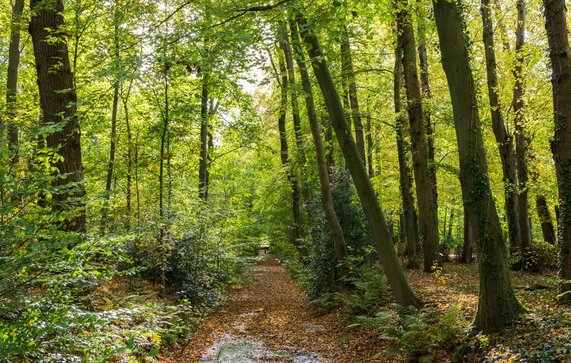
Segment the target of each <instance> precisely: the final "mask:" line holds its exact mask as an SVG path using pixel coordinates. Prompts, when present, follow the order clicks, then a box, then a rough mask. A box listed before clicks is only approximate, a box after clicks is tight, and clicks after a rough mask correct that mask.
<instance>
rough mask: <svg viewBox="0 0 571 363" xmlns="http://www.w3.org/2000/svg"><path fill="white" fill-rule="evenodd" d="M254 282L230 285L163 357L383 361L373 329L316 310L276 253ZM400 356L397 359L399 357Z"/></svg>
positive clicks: (232, 361) (292, 362)
mask: <svg viewBox="0 0 571 363" xmlns="http://www.w3.org/2000/svg"><path fill="white" fill-rule="evenodd" d="M246 277H247V278H249V279H251V280H252V282H251V283H247V284H240V285H233V286H231V287H230V288H229V290H228V292H227V294H226V296H225V297H224V300H223V301H222V303H221V305H220V306H219V308H218V309H217V310H216V311H215V312H214V313H213V314H211V315H210V317H208V318H207V319H206V320H205V321H203V322H202V323H201V324H199V326H198V327H197V328H196V330H195V331H194V333H193V334H192V336H191V338H190V340H189V341H188V342H187V343H186V344H185V346H184V348H183V349H182V352H181V350H178V352H176V353H175V354H173V355H171V356H170V357H166V358H163V359H162V362H164V363H166V362H173V363H174V362H222V363H246V362H248V363H250V362H252V363H253V362H256V363H257V362H284V363H286V362H287V363H328V362H331V363H333V362H383V361H385V360H382V359H381V360H379V359H380V358H374V356H375V354H376V353H377V352H378V351H379V350H378V349H380V345H381V344H383V342H380V341H378V340H377V338H376V337H377V334H376V333H375V332H374V331H370V330H366V329H351V331H350V332H349V331H348V330H347V329H346V328H345V326H346V324H345V323H344V321H343V318H342V317H341V315H340V314H338V313H335V312H334V313H331V314H327V315H322V316H315V315H314V314H312V308H311V306H310V303H309V301H308V300H307V299H306V297H305V295H304V294H303V293H302V292H301V291H300V289H299V288H298V287H297V286H296V285H295V284H294V283H293V282H292V280H291V277H290V276H289V274H288V272H287V271H286V269H285V268H284V267H283V266H282V265H281V264H280V263H279V261H278V260H277V259H276V258H274V257H273V256H271V255H267V256H266V257H265V258H264V259H263V260H262V261H261V262H259V263H257V264H255V265H252V266H250V267H249V268H248V269H247V271H246ZM397 361H398V360H397Z"/></svg>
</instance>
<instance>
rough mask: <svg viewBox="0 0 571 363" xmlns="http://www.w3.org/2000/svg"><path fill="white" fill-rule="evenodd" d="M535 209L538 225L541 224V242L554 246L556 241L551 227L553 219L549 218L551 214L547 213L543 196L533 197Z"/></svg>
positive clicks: (547, 208) (547, 209)
mask: <svg viewBox="0 0 571 363" xmlns="http://www.w3.org/2000/svg"><path fill="white" fill-rule="evenodd" d="M535 207H536V208H535V209H537V216H538V217H539V223H540V224H541V231H542V233H543V240H544V241H545V242H547V243H549V244H552V245H554V244H555V243H556V241H557V240H556V238H555V228H554V227H553V219H552V218H551V213H550V212H549V207H548V206H547V201H546V200H545V196H544V195H541V194H538V195H537V196H536V197H535Z"/></svg>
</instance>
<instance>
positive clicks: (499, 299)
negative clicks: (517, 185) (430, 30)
mask: <svg viewBox="0 0 571 363" xmlns="http://www.w3.org/2000/svg"><path fill="white" fill-rule="evenodd" d="M433 5H434V17H435V19H436V27H437V29H438V38H439V41H440V50H441V53H442V65H443V68H444V72H445V73H446V78H447V79H448V87H449V89H450V96H451V99H452V107H453V112H454V124H455V128H456V139H457V142H458V154H459V159H460V160H459V161H460V184H461V186H462V198H463V200H464V204H465V207H466V212H467V213H466V215H467V217H468V218H469V221H470V222H474V225H473V226H472V228H474V229H475V233H476V235H477V236H478V257H479V258H478V262H479V271H480V294H479V297H478V310H477V312H476V317H475V319H474V322H473V324H474V328H475V329H476V330H478V331H484V332H485V333H487V332H491V331H497V330H500V329H502V328H503V327H505V326H506V325H508V324H510V323H511V322H513V321H514V319H515V318H516V315H517V314H518V313H519V312H521V311H522V310H523V308H522V307H521V305H520V304H519V302H518V301H517V299H516V297H515V294H514V292H513V289H512V285H511V281H510V275H509V268H508V264H507V256H506V254H507V252H506V248H505V243H504V236H503V233H502V228H501V224H500V218H499V217H498V213H497V211H496V207H495V205H494V200H493V198H492V193H491V190H490V181H489V178H488V168H487V161H486V153H485V150H484V144H483V140H482V131H481V129H480V120H479V117H478V108H477V107H478V106H477V105H478V103H477V99H476V89H475V85H474V79H473V77H472V70H471V69H470V61H469V54H468V50H467V47H466V44H467V43H468V40H467V39H466V36H465V34H464V29H463V19H462V14H461V13H460V12H459V9H458V8H457V6H456V1H448V0H434V1H433Z"/></svg>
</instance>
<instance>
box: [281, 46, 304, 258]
mask: <svg viewBox="0 0 571 363" xmlns="http://www.w3.org/2000/svg"><path fill="white" fill-rule="evenodd" d="M284 58H285V57H284V56H283V55H282V54H279V56H278V59H279V62H278V63H279V71H280V75H281V80H279V78H280V77H278V81H279V84H280V92H281V100H280V113H279V117H278V130H279V133H280V150H281V162H282V166H283V167H284V168H285V169H286V172H287V175H288V179H289V181H290V184H291V189H292V193H291V199H292V212H293V226H292V227H293V230H292V232H293V233H292V243H293V245H294V246H295V247H296V249H297V251H298V253H299V256H300V257H303V256H304V251H302V249H301V246H300V239H301V237H302V233H301V224H302V221H301V203H300V197H301V192H300V188H299V184H298V180H297V178H296V177H295V175H294V174H293V170H292V169H291V160H290V155H289V147H288V144H287V131H286V116H287V115H286V114H287V94H288V76H287V67H286V64H285V59H284Z"/></svg>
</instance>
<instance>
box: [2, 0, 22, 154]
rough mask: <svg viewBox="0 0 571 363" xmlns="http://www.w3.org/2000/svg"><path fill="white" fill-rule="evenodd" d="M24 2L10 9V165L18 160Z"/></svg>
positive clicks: (7, 87)
mask: <svg viewBox="0 0 571 363" xmlns="http://www.w3.org/2000/svg"><path fill="white" fill-rule="evenodd" d="M23 9H24V0H16V2H15V3H14V6H13V7H12V24H11V28H10V47H9V50H8V74H7V77H6V116H7V117H8V125H7V126H8V127H7V129H8V148H9V150H10V163H11V164H12V165H13V164H16V163H17V162H18V160H19V152H18V144H19V141H18V125H17V122H16V116H17V112H16V110H17V108H18V106H17V104H16V102H17V95H18V67H19V65H20V22H21V20H22V11H23Z"/></svg>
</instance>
